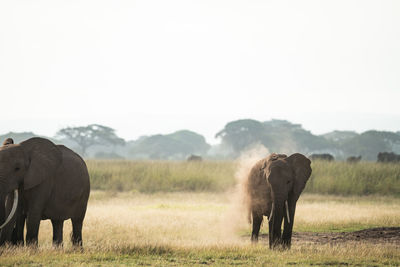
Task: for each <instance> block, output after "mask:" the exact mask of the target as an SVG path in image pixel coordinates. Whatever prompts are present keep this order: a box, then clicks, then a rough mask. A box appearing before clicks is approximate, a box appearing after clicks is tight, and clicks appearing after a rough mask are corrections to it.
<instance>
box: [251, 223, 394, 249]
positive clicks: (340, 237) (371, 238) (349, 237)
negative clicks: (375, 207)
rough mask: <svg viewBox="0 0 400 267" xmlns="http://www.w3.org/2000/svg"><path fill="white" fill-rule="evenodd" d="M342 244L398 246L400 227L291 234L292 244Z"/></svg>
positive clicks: (262, 238) (261, 237)
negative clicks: (366, 243) (387, 244)
mask: <svg viewBox="0 0 400 267" xmlns="http://www.w3.org/2000/svg"><path fill="white" fill-rule="evenodd" d="M259 241H261V242H268V235H267V234H265V235H261V236H260V238H259ZM343 242H368V243H373V244H384V243H390V244H395V245H400V227H380V228H370V229H364V230H360V231H355V232H342V233H311V232H301V233H293V236H292V243H314V244H338V243H343Z"/></svg>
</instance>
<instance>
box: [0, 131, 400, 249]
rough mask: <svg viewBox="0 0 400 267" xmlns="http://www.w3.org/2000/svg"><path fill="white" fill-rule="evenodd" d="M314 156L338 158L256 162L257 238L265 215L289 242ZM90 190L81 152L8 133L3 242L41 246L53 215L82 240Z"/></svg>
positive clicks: (250, 183) (382, 156) (1, 169)
mask: <svg viewBox="0 0 400 267" xmlns="http://www.w3.org/2000/svg"><path fill="white" fill-rule="evenodd" d="M377 157H378V162H399V161H400V155H397V154H395V153H393V152H381V153H379V154H378V156H377ZM311 160H313V161H314V160H325V161H334V160H335V158H334V157H333V156H332V155H330V154H312V155H310V156H309V157H308V158H307V157H306V156H304V155H302V154H300V153H295V154H292V155H290V156H286V155H284V154H275V153H273V154H271V155H269V156H267V157H265V158H263V159H261V160H259V161H258V162H257V163H256V164H255V165H254V166H253V168H252V169H251V171H250V173H249V174H248V177H247V183H246V186H247V190H246V192H247V195H248V196H249V201H248V205H247V207H248V212H249V213H248V218H249V221H251V222H252V224H253V230H252V235H251V240H252V241H253V242H257V240H258V235H259V231H260V226H261V223H262V221H263V217H264V216H266V217H268V225H269V245H270V248H275V247H277V246H279V247H283V248H290V246H291V238H292V229H293V222H294V213H295V209H296V202H297V200H298V199H299V197H300V194H301V192H302V191H303V189H304V188H305V185H306V183H307V180H308V179H309V177H310V176H311V172H312V169H311ZM360 160H361V156H352V157H349V158H347V162H348V163H357V162H359V161H360ZM187 161H189V162H201V161H202V158H201V156H198V155H191V156H189V157H188V158H187ZM193 164H196V163H193ZM89 194H90V181H89V173H88V170H87V167H86V164H85V161H84V160H83V159H82V158H81V157H80V156H79V155H78V154H77V153H75V152H74V151H72V150H70V149H69V148H67V147H65V146H63V145H56V144H54V143H53V142H51V141H50V140H47V139H44V138H39V137H35V138H31V139H28V140H26V141H23V142H21V143H20V144H14V141H13V140H12V139H11V138H7V139H6V140H5V141H4V143H3V145H2V146H0V245H3V244H5V243H10V244H14V245H24V243H25V242H26V244H29V245H36V246H37V244H38V232H39V225H40V221H41V220H46V219H50V220H51V223H52V226H53V244H54V246H60V245H62V243H63V224H64V221H65V220H68V219H71V221H72V235H71V241H72V244H73V245H75V246H82V224H83V220H84V217H85V213H86V208H87V202H88V199H89ZM282 222H283V225H284V227H283V232H282V231H281V226H282ZM25 226H26V237H25V238H24V236H23V234H24V229H25Z"/></svg>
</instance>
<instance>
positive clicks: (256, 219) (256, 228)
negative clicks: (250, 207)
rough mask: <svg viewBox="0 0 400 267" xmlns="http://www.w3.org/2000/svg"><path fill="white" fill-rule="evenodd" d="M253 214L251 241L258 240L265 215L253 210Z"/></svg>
mask: <svg viewBox="0 0 400 267" xmlns="http://www.w3.org/2000/svg"><path fill="white" fill-rule="evenodd" d="M252 216H253V231H252V233H251V242H254V243H256V242H257V241H258V234H259V233H260V226H261V223H262V221H263V215H262V214H259V213H258V212H255V211H252Z"/></svg>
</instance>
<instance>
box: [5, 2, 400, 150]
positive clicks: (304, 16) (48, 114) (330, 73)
mask: <svg viewBox="0 0 400 267" xmlns="http://www.w3.org/2000/svg"><path fill="white" fill-rule="evenodd" d="M0 93H1V94H0V97H1V104H0V114H1V115H0V134H4V133H6V132H8V131H33V132H35V133H37V134H43V135H47V136H54V135H55V133H56V132H57V130H58V129H60V128H62V127H66V126H81V125H87V124H91V123H98V124H103V125H107V126H110V127H112V128H115V129H116V130H117V134H118V135H119V136H121V137H123V138H125V139H128V140H131V139H136V138H137V137H139V136H141V135H149V134H157V133H163V134H167V133H171V132H174V131H176V130H180V129H189V130H193V131H195V132H198V133H200V134H203V135H204V136H205V137H206V138H207V141H208V142H210V143H216V142H217V140H215V139H213V136H214V135H215V133H217V132H218V131H219V130H221V129H222V128H223V127H224V125H225V124H226V123H227V122H229V121H232V120H237V119H243V118H252V119H257V120H260V121H265V120H269V119H271V118H276V119H286V120H289V121H291V122H294V123H300V124H302V125H303V126H304V128H306V129H308V130H311V131H312V132H313V133H315V134H321V133H325V132H329V131H332V130H335V129H337V130H355V131H357V132H362V131H365V130H369V129H377V130H390V131H400V108H399V106H400V105H399V102H400V1H368V0H361V1H354V0H345V1H340V0H333V1H323V0H315V1H299V0H294V1H282V0H277V1H251V0H243V1H234V0H226V1H222V0H200V1H190V0H182V1H175V0H174V1H172V0H141V1H123V0H120V1H118V0H109V1H103V0H93V1H89V0H76V1H73V0H65V1H58V0H48V1H34V0H26V1H8V0H6V1H2V0H0Z"/></svg>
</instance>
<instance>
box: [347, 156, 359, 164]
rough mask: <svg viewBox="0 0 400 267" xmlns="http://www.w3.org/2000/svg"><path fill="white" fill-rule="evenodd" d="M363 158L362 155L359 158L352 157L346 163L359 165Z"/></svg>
mask: <svg viewBox="0 0 400 267" xmlns="http://www.w3.org/2000/svg"><path fill="white" fill-rule="evenodd" d="M361 158H362V156H361V155H360V156H358V157H356V156H351V157H348V158H347V159H346V162H348V163H357V162H360V161H361Z"/></svg>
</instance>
